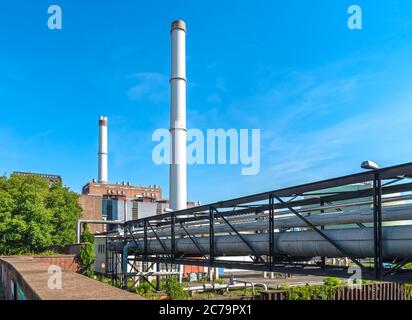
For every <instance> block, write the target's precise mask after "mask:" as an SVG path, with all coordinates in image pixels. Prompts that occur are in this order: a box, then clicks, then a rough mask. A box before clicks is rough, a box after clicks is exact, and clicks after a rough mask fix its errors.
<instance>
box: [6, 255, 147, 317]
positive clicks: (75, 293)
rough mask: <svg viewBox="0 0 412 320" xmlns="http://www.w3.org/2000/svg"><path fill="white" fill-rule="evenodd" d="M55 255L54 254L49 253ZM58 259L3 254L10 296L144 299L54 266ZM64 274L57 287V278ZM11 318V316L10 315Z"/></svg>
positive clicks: (25, 298)
mask: <svg viewBox="0 0 412 320" xmlns="http://www.w3.org/2000/svg"><path fill="white" fill-rule="evenodd" d="M46 258H50V259H51V258H52V257H46ZM58 262H59V261H58V260H50V263H46V261H44V260H43V261H39V260H37V261H36V259H35V258H33V257H0V283H1V286H2V288H3V291H4V295H5V298H6V299H7V300H16V299H20V300H142V299H143V298H142V297H140V296H138V295H136V294H133V293H130V292H127V291H124V290H120V289H118V288H115V287H112V286H109V285H106V284H104V283H102V282H99V281H96V280H93V279H90V278H87V277H85V276H82V275H80V274H78V273H75V272H71V271H69V270H67V269H64V268H63V269H61V273H60V274H59V275H57V274H56V272H53V270H55V268H52V270H51V268H50V266H51V263H53V264H56V263H58ZM56 277H60V279H61V281H60V286H59V287H58V288H57V287H56V286H55V285H56V283H55V282H54V281H53V279H56ZM6 318H7V317H6Z"/></svg>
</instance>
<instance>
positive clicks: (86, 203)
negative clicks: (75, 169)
mask: <svg viewBox="0 0 412 320" xmlns="http://www.w3.org/2000/svg"><path fill="white" fill-rule="evenodd" d="M78 202H79V205H80V206H81V207H82V209H83V212H82V217H81V219H84V220H102V197H101V196H92V195H82V196H80V197H79V201H78ZM89 228H90V232H91V233H96V232H99V233H102V232H104V225H102V224H90V225H89Z"/></svg>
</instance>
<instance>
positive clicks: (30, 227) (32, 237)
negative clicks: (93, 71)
mask: <svg viewBox="0 0 412 320" xmlns="http://www.w3.org/2000/svg"><path fill="white" fill-rule="evenodd" d="M80 214H81V208H80V206H79V205H78V203H77V195H76V194H75V193H73V192H71V191H70V190H69V189H67V188H65V187H63V186H62V185H61V184H60V183H55V184H53V185H52V186H50V183H49V181H47V180H45V179H43V178H41V177H39V176H35V175H29V176H20V175H11V176H10V178H7V177H4V176H3V177H1V178H0V254H22V253H29V252H34V253H38V252H41V251H43V250H44V249H45V248H46V247H47V246H49V245H52V244H58V245H64V244H69V243H73V242H74V241H75V232H76V231H75V230H76V221H77V219H79V217H80Z"/></svg>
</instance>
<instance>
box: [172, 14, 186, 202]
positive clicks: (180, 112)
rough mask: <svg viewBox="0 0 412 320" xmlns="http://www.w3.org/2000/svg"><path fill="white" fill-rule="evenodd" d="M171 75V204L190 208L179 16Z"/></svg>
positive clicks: (182, 24)
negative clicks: (188, 201)
mask: <svg viewBox="0 0 412 320" xmlns="http://www.w3.org/2000/svg"><path fill="white" fill-rule="evenodd" d="M171 42H172V63H171V78H170V138H171V164H170V186H169V192H170V208H171V209H172V210H182V209H186V206H187V174H186V24H185V22H184V21H182V20H176V21H174V22H173V23H172V28H171Z"/></svg>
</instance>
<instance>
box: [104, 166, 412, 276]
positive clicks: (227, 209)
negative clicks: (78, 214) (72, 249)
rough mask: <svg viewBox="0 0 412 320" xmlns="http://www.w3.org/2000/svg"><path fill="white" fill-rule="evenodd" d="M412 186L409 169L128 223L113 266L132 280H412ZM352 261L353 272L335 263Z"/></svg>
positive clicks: (113, 248)
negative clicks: (191, 271)
mask: <svg viewBox="0 0 412 320" xmlns="http://www.w3.org/2000/svg"><path fill="white" fill-rule="evenodd" d="M411 178H412V163H407V164H402V165H398V166H393V167H387V168H382V169H378V170H371V171H365V172H361V173H358V174H353V175H348V176H343V177H338V178H334V179H329V180H324V181H319V182H314V183H308V184H304V185H299V186H294V187H290V188H284V189H278V190H273V191H269V192H264V193H259V194H254V195H250V196H246V197H242V198H237V199H231V200H227V201H219V202H215V203H212V204H207V205H202V206H198V207H194V208H189V209H186V210H181V211H175V212H168V213H165V214H161V215H157V216H152V217H148V218H143V219H139V220H134V221H128V222H126V223H125V224H124V225H123V234H122V236H118V237H116V238H108V239H109V240H108V248H107V250H108V258H107V259H114V258H113V257H118V259H119V261H121V263H119V264H118V265H117V264H116V263H114V264H116V265H117V266H118V267H116V269H117V270H112V271H111V272H112V273H116V274H121V275H122V276H123V279H127V278H130V277H133V276H138V277H139V279H141V278H143V279H146V277H147V276H148V275H156V272H154V273H153V272H149V270H150V267H151V266H153V265H154V264H157V265H159V264H164V265H171V264H173V265H194V266H207V267H212V268H216V267H224V268H228V269H233V268H235V269H244V270H256V271H266V272H276V273H288V274H300V275H328V276H337V277H343V278H348V277H349V276H351V275H352V272H353V271H351V270H353V266H355V267H358V268H359V270H361V271H362V278H363V279H380V280H384V281H397V282H404V281H411V280H412V273H411V272H410V271H408V270H407V269H405V268H403V267H404V266H405V265H406V264H407V263H408V262H409V261H410V260H411V259H412V222H410V223H409V221H410V220H412V204H411V201H410V200H412V182H411V181H410V179H411ZM240 256H249V257H250V259H249V260H250V262H245V261H233V260H230V261H229V260H227V259H226V260H225V258H227V257H232V259H233V257H240ZM344 257H346V258H349V259H350V260H351V262H352V266H351V267H350V269H349V267H344V266H338V265H332V264H330V263H329V261H330V260H331V259H329V258H344ZM136 262H143V263H140V264H139V265H140V266H141V265H143V266H144V267H140V268H141V270H139V268H136V265H137V264H136ZM112 265H113V261H112ZM112 269H113V268H112ZM130 270H132V271H130Z"/></svg>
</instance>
